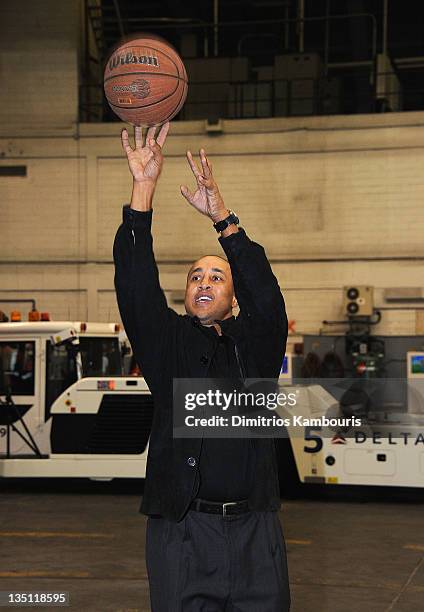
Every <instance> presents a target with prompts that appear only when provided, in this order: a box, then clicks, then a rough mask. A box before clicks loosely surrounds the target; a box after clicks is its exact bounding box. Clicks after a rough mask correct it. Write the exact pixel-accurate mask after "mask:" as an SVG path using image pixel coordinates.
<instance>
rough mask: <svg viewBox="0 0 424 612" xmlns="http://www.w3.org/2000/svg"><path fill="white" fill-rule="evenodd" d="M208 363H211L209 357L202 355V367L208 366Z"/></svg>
mask: <svg viewBox="0 0 424 612" xmlns="http://www.w3.org/2000/svg"><path fill="white" fill-rule="evenodd" d="M208 361H209V359H208V356H207V355H202V356H201V358H200V363H201V364H202V365H206V364H207V363H208Z"/></svg>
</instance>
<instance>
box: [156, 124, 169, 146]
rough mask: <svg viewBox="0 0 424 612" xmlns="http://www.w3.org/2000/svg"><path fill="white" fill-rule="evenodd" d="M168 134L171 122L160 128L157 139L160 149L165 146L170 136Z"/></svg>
mask: <svg viewBox="0 0 424 612" xmlns="http://www.w3.org/2000/svg"><path fill="white" fill-rule="evenodd" d="M168 132H169V121H167V122H166V123H164V124H163V126H162V127H161V128H160V131H159V134H158V137H157V138H156V142H157V143H158V145H159V146H160V147H163V145H164V144H165V140H166V137H167V135H168Z"/></svg>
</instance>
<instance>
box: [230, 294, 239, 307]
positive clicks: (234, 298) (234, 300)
mask: <svg viewBox="0 0 424 612" xmlns="http://www.w3.org/2000/svg"><path fill="white" fill-rule="evenodd" d="M237 306H238V302H237V300H236V297H235V296H233V301H232V302H231V307H232V308H237Z"/></svg>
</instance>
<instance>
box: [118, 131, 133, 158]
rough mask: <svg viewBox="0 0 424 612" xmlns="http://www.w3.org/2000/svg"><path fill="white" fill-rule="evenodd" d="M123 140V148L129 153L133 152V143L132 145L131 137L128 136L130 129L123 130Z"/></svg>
mask: <svg viewBox="0 0 424 612" xmlns="http://www.w3.org/2000/svg"><path fill="white" fill-rule="evenodd" d="M121 142H122V148H123V149H124V151H125V153H126V154H127V155H129V154H130V153H132V151H133V150H132V148H131V145H130V139H129V136H128V130H126V129H125V128H124V129H123V130H122V132H121Z"/></svg>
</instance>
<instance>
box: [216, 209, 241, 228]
mask: <svg viewBox="0 0 424 612" xmlns="http://www.w3.org/2000/svg"><path fill="white" fill-rule="evenodd" d="M229 213H230V214H229V215H228V217H226V218H225V219H222V220H221V221H217V222H216V223H214V224H213V226H214V228H215V229H216V231H217V232H223V231H224V230H225V229H226V228H227V227H228V226H229V225H231V224H233V223H234V224H235V225H238V224H239V223H240V220H239V218H238V217H237V215H236V213H235V212H233V211H232V210H230V211H229Z"/></svg>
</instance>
